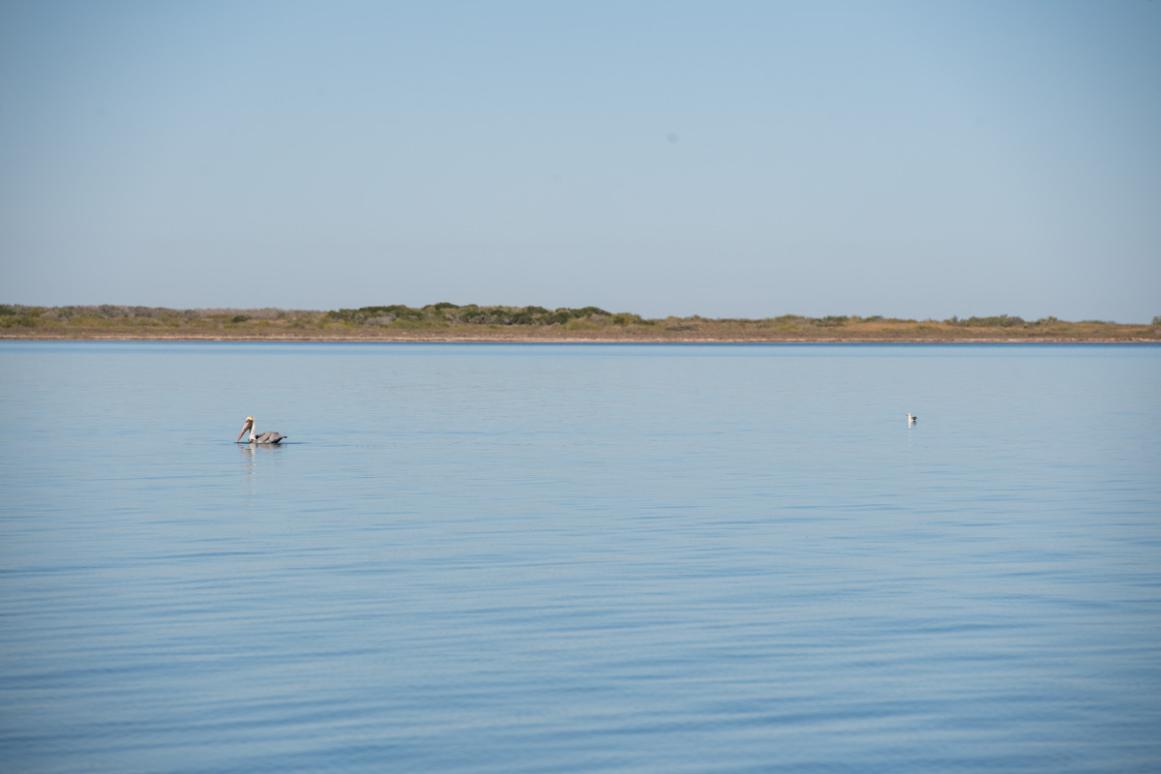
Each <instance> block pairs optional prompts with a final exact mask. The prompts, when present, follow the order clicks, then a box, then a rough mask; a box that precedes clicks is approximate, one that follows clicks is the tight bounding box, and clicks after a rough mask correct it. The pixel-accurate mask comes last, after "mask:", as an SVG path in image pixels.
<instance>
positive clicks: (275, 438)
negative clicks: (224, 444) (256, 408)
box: [234, 417, 287, 443]
mask: <svg viewBox="0 0 1161 774" xmlns="http://www.w3.org/2000/svg"><path fill="white" fill-rule="evenodd" d="M247 430H249V431H250V439H249V441H248V443H282V439H284V438H286V437H287V436H285V435H283V434H282V433H276V432H274V431H273V430H267V431H266V432H265V433H255V432H254V417H246V421H245V422H243V423H242V431H241V432H240V433H238V437H237V438H235V439H234V443H240V442H241V440H242V436H244V435H245V434H246V431H247Z"/></svg>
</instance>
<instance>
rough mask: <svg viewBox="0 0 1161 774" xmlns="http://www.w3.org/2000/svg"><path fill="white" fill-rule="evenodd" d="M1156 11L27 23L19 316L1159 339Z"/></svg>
mask: <svg viewBox="0 0 1161 774" xmlns="http://www.w3.org/2000/svg"><path fill="white" fill-rule="evenodd" d="M1158 138H1161V3H1159V2H1155V1H1152V0H1110V2H1067V1H1066V0H1053V1H1051V2H1020V1H1019V0H1010V1H1006V2H982V1H981V2H939V1H938V0H936V1H935V2H869V0H868V1H867V2H811V3H806V2H803V3H778V2H728V1H727V2H708V1H707V2H648V1H646V0H641V1H640V2H633V1H632V0H624V2H599V1H598V2H585V3H565V2H547V1H546V2H504V1H503V0H497V1H496V2H438V1H433V2H423V3H419V2H398V3H391V2H386V1H383V2H351V1H341V0H340V1H339V2H288V1H279V2H259V1H256V0H255V1H252V0H247V2H235V3H220V2H212V1H207V2H164V1H163V2H116V1H115V0H107V1H105V2H75V3H74V2H52V1H51V0H50V1H49V2H31V1H27V2H9V1H6V0H0V301H4V302H9V303H27V304H92V303H121V304H143V305H163V306H175V307H249V306H282V307H295V308H334V307H339V306H360V305H368V304H387V303H407V304H413V305H420V304H424V303H431V302H435V301H443V300H450V301H455V302H458V303H473V302H474V303H504V304H539V305H543V306H583V305H587V304H596V305H599V306H602V307H606V308H611V309H618V310H631V311H636V312H639V313H643V314H646V315H650V316H663V315H667V314H694V313H698V314H702V315H706V316H746V317H762V316H771V315H778V314H785V313H800V314H813V315H821V314H863V315H870V314H883V315H893V316H904V317H936V318H944V317H948V316H951V315H960V316H965V315H971V314H998V313H1010V314H1019V315H1023V316H1025V317H1033V318H1034V317H1040V316H1044V315H1056V316H1058V317H1062V318H1068V319H1092V318H1095V319H1111V320H1121V321H1148V320H1149V319H1151V318H1152V317H1153V315H1157V314H1161V140H1159V139H1158Z"/></svg>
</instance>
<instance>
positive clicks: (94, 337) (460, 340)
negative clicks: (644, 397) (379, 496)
mask: <svg viewBox="0 0 1161 774" xmlns="http://www.w3.org/2000/svg"><path fill="white" fill-rule="evenodd" d="M0 341H75V342H82V341H109V342H114V341H120V342H135V341H140V342H150V341H154V342H165V341H171V342H189V343H198V342H203V343H222V344H262V343H269V344H295V343H297V344H940V345H952V344H966V345H970V344H1045V345H1049V344H1146V345H1147V344H1153V345H1161V339H1155V338H1154V339H1149V338H1065V337H1055V338H1053V337H1037V338H1033V337H1024V338H988V337H977V338H919V337H915V338H858V337H850V338H839V337H828V338H789V337H787V338H714V337H698V338H694V337H683V338H677V337H672V338H661V337H655V338H645V337H619V338H616V337H598V336H585V337H581V336H556V337H552V336H220V335H180V334H173V335H153V336H150V335H138V334H134V335H123V334H91V335H67V334H65V335H55V334H11V333H0Z"/></svg>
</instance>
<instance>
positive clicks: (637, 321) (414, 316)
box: [0, 302, 1161, 342]
mask: <svg viewBox="0 0 1161 774" xmlns="http://www.w3.org/2000/svg"><path fill="white" fill-rule="evenodd" d="M0 338H68V339H86V338H142V339H167V338H179V339H182V338H184V339H243V340H246V339H275V340H295V339H300V340H328V339H329V340H382V341H444V340H456V341H536V340H543V341H559V340H564V341H568V340H576V341H592V340H597V341H852V342H859V341H868V342H870V341H888V342H889V341H900V342H903V341H919V342H922V341H1156V342H1161V316H1159V317H1154V318H1153V320H1152V322H1151V324H1122V323H1112V322H1102V321H1098V320H1086V321H1081V322H1067V321H1064V320H1058V319H1057V318H1055V317H1045V318H1042V319H1039V320H1024V319H1022V318H1020V317H1016V316H1013V315H996V316H991V317H968V318H959V317H952V318H950V319H947V320H903V319H896V318H888V317H879V316H873V317H857V316H847V315H829V316H826V317H804V316H801V315H792V314H788V315H782V316H779V317H767V318H763V319H754V320H748V319H708V318H704V317H699V316H696V315H695V316H693V317H666V318H663V319H645V318H642V317H641V316H640V315H636V314H631V313H628V312H609V311H606V310H604V309H600V308H598V307H595V306H585V307H580V308H568V307H562V308H558V309H547V308H545V307H542V306H477V305H476V304H467V305H463V306H461V305H458V304H452V303H448V302H444V303H439V304H429V305H427V306H423V307H411V306H404V305H402V304H391V305H387V306H364V307H359V308H357V309H336V310H333V311H302V310H287V309H165V308H160V307H148V306H113V305H108V304H105V305H101V306H57V307H44V306H20V305H11V304H9V305H0Z"/></svg>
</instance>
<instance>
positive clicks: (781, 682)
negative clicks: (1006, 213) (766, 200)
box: [0, 342, 1161, 772]
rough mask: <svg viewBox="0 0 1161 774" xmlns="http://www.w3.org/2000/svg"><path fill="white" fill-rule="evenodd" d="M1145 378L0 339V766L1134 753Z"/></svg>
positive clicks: (1149, 461)
mask: <svg viewBox="0 0 1161 774" xmlns="http://www.w3.org/2000/svg"><path fill="white" fill-rule="evenodd" d="M1158 395H1161V348H1157V347H1117V346H1100V347H1084V346H1042V345H1041V346H955V347H941V346H904V347H892V346H869V345H856V346H833V345H831V346H793V345H791V346H753V345H750V346H726V345H714V346H673V345H659V346H635V345H615V346H580V345H572V346H548V345H531V346H517V345H512V346H509V345H471V346H458V345H433V346H425V345H359V344H352V345H343V344H301V345H300V344H267V345H261V344H184V343H172V344H150V343H127V344H122V343H57V342H54V343H13V342H5V343H0V420H2V423H3V440H2V441H0V487H2V490H3V501H2V503H0V760H2V761H3V762H4V763H5V768H8V769H10V770H17V771H47V772H55V771H79V770H84V771H98V772H105V771H107V772H125V771H167V772H200V771H221V770H227V769H235V770H253V771H286V770H296V769H297V770H317V769H322V768H334V769H338V770H352V771H355V770H367V771H382V770H400V771H423V770H440V771H503V772H523V771H529V772H532V771H536V772H540V771H565V770H608V771H706V770H714V771H776V770H781V769H784V770H796V771H797V770H808V771H809V770H817V771H848V770H882V771H892V772H929V771H939V770H964V771H967V770H971V771H977V770H986V771H1029V770H1038V771H1053V772H1087V771H1155V770H1157V769H1158V768H1159V767H1161V741H1159V740H1161V732H1159V729H1161V699H1159V698H1158V697H1159V696H1161V484H1159V483H1158V482H1159V481H1161V400H1158ZM908 411H911V412H914V413H916V414H918V415H919V416H920V420H919V424H918V425H917V426H916V427H914V428H908V427H907V425H906V422H905V419H904V415H905V414H906V412H908ZM247 414H253V415H254V416H255V418H256V420H257V427H258V430H264V429H265V430H278V431H281V432H283V433H285V434H287V435H289V436H290V440H289V441H288V442H287V444H286V445H285V446H283V447H280V448H249V447H246V446H237V445H235V444H234V443H233V439H234V436H235V435H236V434H237V432H238V430H239V429H240V427H241V422H242V419H243V417H245V416H246V415H247Z"/></svg>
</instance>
